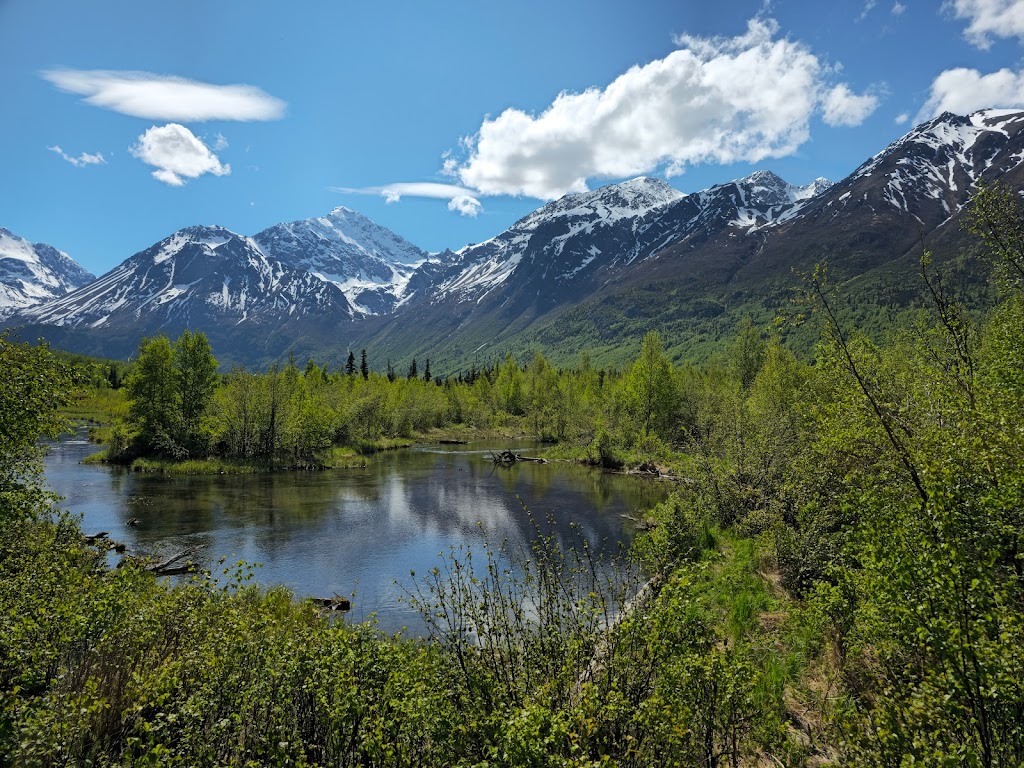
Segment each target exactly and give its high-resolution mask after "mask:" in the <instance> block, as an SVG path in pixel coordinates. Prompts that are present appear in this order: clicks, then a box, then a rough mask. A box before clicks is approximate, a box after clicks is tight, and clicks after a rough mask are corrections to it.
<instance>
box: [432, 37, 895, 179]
mask: <svg viewBox="0 0 1024 768" xmlns="http://www.w3.org/2000/svg"><path fill="white" fill-rule="evenodd" d="M777 33H778V25H777V24H776V23H775V22H774V21H773V20H771V19H765V18H755V19H753V20H751V21H750V22H749V23H748V27H747V31H746V33H745V34H743V35H740V36H739V37H735V38H722V37H713V38H708V37H695V36H690V35H683V36H681V37H679V38H678V39H677V40H676V43H677V44H678V45H679V46H680V49H679V50H676V51H673V52H672V53H670V54H669V55H668V56H666V57H665V58H663V59H659V60H656V61H653V62H651V63H649V64H646V65H643V66H635V67H632V68H631V69H629V70H628V71H627V72H625V73H624V74H622V75H620V76H619V77H618V78H616V79H615V80H614V81H613V82H611V83H610V84H609V85H607V86H605V87H604V88H597V87H594V88H589V89H587V90H585V91H583V92H582V93H570V92H563V93H561V94H560V95H559V96H558V97H557V98H556V99H555V100H554V102H553V103H552V104H551V105H550V106H549V107H548V108H547V109H545V110H544V111H543V112H542V113H541V114H539V115H534V114H529V113H527V112H524V111H522V110H519V109H506V110H505V111H504V112H502V113H501V114H500V115H498V116H497V117H496V118H493V119H487V120H485V121H484V122H483V124H482V125H481V126H480V128H479V130H478V131H477V132H476V133H475V134H474V135H473V136H472V137H470V138H469V140H468V142H466V144H465V146H464V147H463V149H462V152H461V155H462V157H463V159H462V160H461V161H460V160H457V159H456V158H454V157H451V158H448V159H447V160H446V162H445V169H446V171H448V172H449V173H450V174H451V175H452V176H453V178H456V179H458V181H459V182H460V183H461V184H462V185H464V186H466V187H470V188H472V189H475V190H478V192H479V193H480V194H485V195H496V194H511V195H527V196H530V197H536V198H540V199H552V198H555V197H559V196H561V195H563V194H565V193H566V192H574V191H583V190H585V189H587V180H588V179H593V178H625V177H628V176H636V175H638V174H642V173H649V172H652V171H654V170H655V169H658V168H662V169H663V170H664V172H665V173H666V174H667V175H668V176H672V175H675V174H679V173H682V172H683V171H684V170H685V168H686V166H687V165H692V164H696V163H708V162H710V163H732V162H737V161H748V162H757V161H760V160H763V159H765V158H769V157H783V156H786V155H790V154H792V153H793V152H795V151H796V150H797V148H798V147H800V145H802V144H803V143H804V142H806V141H807V140H808V138H809V135H810V129H809V124H810V119H811V117H812V116H813V115H814V114H816V113H817V112H819V111H823V110H826V114H829V115H831V116H832V119H833V120H834V121H835V123H836V124H842V125H852V124H855V121H856V119H863V118H864V117H866V116H867V114H868V113H869V111H870V110H869V107H870V108H872V109H873V107H874V105H875V104H877V100H875V99H874V97H871V96H855V95H854V94H853V93H852V92H851V91H849V89H847V91H846V94H847V97H846V98H845V99H843V100H841V101H843V105H840V106H845V107H846V109H845V111H844V110H840V109H838V107H836V108H833V109H831V110H830V111H828V103H827V102H826V103H823V100H825V99H826V98H827V97H828V96H831V97H832V100H833V101H837V96H836V95H835V94H834V91H832V92H830V91H828V89H827V87H826V83H825V80H826V78H827V77H831V76H833V74H834V70H833V69H830V68H828V67H826V66H824V65H823V64H822V62H821V61H820V60H819V59H818V57H817V56H816V55H815V54H814V53H812V52H811V50H810V49H809V48H808V47H807V46H806V45H804V44H802V43H800V42H798V41H793V40H790V39H778V38H777Z"/></svg>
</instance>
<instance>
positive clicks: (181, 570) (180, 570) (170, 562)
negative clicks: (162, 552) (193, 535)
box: [146, 547, 196, 576]
mask: <svg viewBox="0 0 1024 768" xmlns="http://www.w3.org/2000/svg"><path fill="white" fill-rule="evenodd" d="M195 551H196V550H195V548H194V547H189V548H188V549H183V550H181V552H178V553H177V554H174V555H171V556H170V557H169V558H167V559H166V560H163V561H161V562H159V563H151V564H150V565H147V566H146V570H147V571H149V572H150V573H153V574H156V575H157V576H180V575H182V574H185V573H195V570H196V564H195V563H184V564H181V565H176V563H178V562H179V561H180V560H182V559H183V558H186V557H188V556H189V555H193V554H195Z"/></svg>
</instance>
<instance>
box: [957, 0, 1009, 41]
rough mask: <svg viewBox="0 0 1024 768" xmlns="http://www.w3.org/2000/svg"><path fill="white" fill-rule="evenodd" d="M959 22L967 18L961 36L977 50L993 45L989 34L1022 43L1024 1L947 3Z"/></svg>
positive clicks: (985, 0) (975, 0) (1003, 0)
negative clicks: (1015, 39) (1016, 39)
mask: <svg viewBox="0 0 1024 768" xmlns="http://www.w3.org/2000/svg"><path fill="white" fill-rule="evenodd" d="M944 7H945V8H947V9H952V11H953V14H954V16H955V17H956V18H958V19H966V20H967V22H968V24H967V29H965V30H964V37H966V38H967V40H968V42H970V43H971V44H972V45H975V46H977V47H978V48H983V49H987V48H989V47H990V46H991V45H992V41H991V39H990V38H989V35H995V36H996V37H1016V38H1018V39H1019V40H1021V41H1024V2H1021V0H947V2H946V3H945V5H944Z"/></svg>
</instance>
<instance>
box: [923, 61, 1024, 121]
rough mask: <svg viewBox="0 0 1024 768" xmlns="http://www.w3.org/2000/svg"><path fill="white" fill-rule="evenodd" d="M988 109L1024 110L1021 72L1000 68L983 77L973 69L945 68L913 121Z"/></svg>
mask: <svg viewBox="0 0 1024 768" xmlns="http://www.w3.org/2000/svg"><path fill="white" fill-rule="evenodd" d="M987 107H1011V108H1012V107H1021V108H1024V72H1014V71H1012V70H1010V69H1000V70H999V71H998V72H991V73H989V74H987V75H983V74H982V73H981V72H979V71H978V70H976V69H967V68H965V67H957V68H956V69H947V70H946V71H945V72H942V73H940V74H939V76H938V77H936V78H935V80H933V81H932V87H931V92H930V93H929V95H928V100H927V101H926V102H925V103H924V106H923V107H921V111H920V112H918V113H917V117H916V118H915V120H916V122H920V121H921V120H928V119H930V118H933V117H935V116H936V115H940V114H942V113H943V112H953V113H954V114H957V115H966V114H969V113H971V112H975V111H977V110H979V109H985V108H987Z"/></svg>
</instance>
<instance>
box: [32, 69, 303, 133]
mask: <svg viewBox="0 0 1024 768" xmlns="http://www.w3.org/2000/svg"><path fill="white" fill-rule="evenodd" d="M41 74H42V76H43V77H44V78H45V79H46V80H49V81H50V82H51V83H53V85H55V86H56V87H57V88H59V89H60V90H62V91H66V92H68V93H77V94H79V95H81V96H85V101H86V102H87V103H89V104H92V105H93V106H97V107H104V108H105V109H111V110H113V111H115V112H120V113H121V114H124V115H132V116H133V117H142V118H145V119H147V120H174V121H182V122H190V121H203V120H276V119H278V118H280V117H282V116H283V115H284V109H285V102H283V101H281V100H280V99H277V98H274V97H273V96H271V95H269V94H268V93H266V92H264V91H262V90H261V89H259V88H257V87H255V86H252V85H213V84H211V83H201V82H198V81H196V80H186V79H185V78H183V77H174V76H171V75H154V74H152V73H149V72H114V71H110V70H103V69H93V70H76V69H49V70H45V71H44V72H42V73H41Z"/></svg>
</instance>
